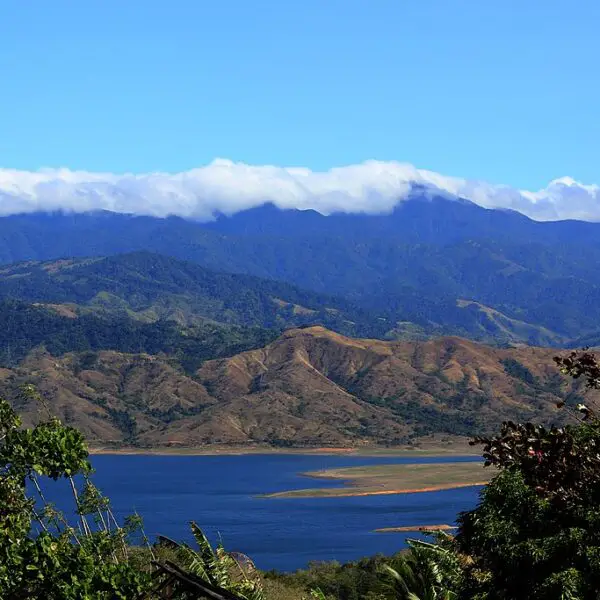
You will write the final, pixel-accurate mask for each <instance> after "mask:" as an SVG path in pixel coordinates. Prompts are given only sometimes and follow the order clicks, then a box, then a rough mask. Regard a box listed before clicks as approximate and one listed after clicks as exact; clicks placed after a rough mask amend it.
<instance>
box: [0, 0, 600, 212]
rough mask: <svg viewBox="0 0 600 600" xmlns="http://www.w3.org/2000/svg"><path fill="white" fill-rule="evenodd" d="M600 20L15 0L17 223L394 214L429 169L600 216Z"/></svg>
mask: <svg viewBox="0 0 600 600" xmlns="http://www.w3.org/2000/svg"><path fill="white" fill-rule="evenodd" d="M599 24H600V3H598V2H595V1H593V0H568V1H567V0H564V1H563V0H547V1H542V0H528V1H527V2H522V1H517V0H502V1H493V0H302V1H299V0H286V1H284V2H282V1H281V0H277V1H276V0H252V1H249V0H228V1H226V2H220V3H217V2H209V1H204V0H169V1H168V2H167V1H162V0H160V1H159V0H127V1H126V2H124V1H123V0H85V1H84V2H82V1H77V0H52V1H51V2H49V1H47V0H27V1H26V0H4V1H3V2H2V3H1V4H0V74H1V77H2V80H1V81H2V83H1V84H0V213H2V214H7V213H10V212H14V211H17V210H22V209H23V207H24V206H25V209H26V210H35V209H44V208H48V207H59V208H60V207H63V208H64V207H71V208H73V209H75V210H77V209H78V207H79V208H82V207H85V206H87V207H90V208H106V207H108V208H115V209H121V210H130V209H133V210H135V211H136V212H140V213H144V214H163V213H176V214H185V215H187V216H194V215H195V216H199V215H200V216H201V215H204V214H208V213H210V212H211V211H212V210H213V209H215V210H216V209H219V210H221V209H223V208H225V209H226V210H233V211H234V210H237V209H239V208H240V207H242V208H243V207H247V206H249V205H254V204H256V203H257V202H260V201H261V199H264V198H267V199H272V200H273V201H274V202H275V203H276V204H278V205H280V206H295V207H299V208H302V207H316V208H317V209H320V208H321V209H322V210H323V211H325V212H326V211H328V210H329V211H331V210H336V209H340V208H341V209H343V208H344V207H350V208H353V207H354V208H357V207H358V209H365V207H366V209H367V210H371V211H373V210H380V209H381V210H384V209H388V208H389V205H390V203H392V204H393V203H394V202H396V201H397V198H398V197H403V195H405V190H406V183H407V182H408V181H409V180H410V178H411V177H412V176H413V175H415V173H416V175H415V177H416V179H417V180H419V181H422V180H425V181H426V182H430V181H431V180H432V178H433V180H435V182H438V181H441V183H442V185H440V186H439V187H441V189H442V190H445V191H448V192H450V193H452V194H454V193H459V192H460V193H461V195H463V196H464V197H466V198H469V199H472V200H474V201H476V202H478V203H480V204H482V205H483V206H487V207H508V208H516V209H517V210H521V211H522V212H524V213H525V214H528V215H529V216H532V217H533V218H540V219H554V218H583V219H588V220H600V190H599V189H598V187H597V186H595V185H591V184H596V183H600V173H599V172H598V171H599V166H600V145H599V144H598V139H599V138H600V104H599V101H598V98H600V77H598V76H597V72H598V64H599V59H600V36H598V35H597V31H598V25H599ZM39 169H46V171H43V172H42V175H40V174H39V173H37V174H35V173H33V174H32V173H31V172H32V171H35V172H37V171H38V170H39ZM417 169H419V170H417ZM98 173H102V174H103V175H98ZM127 173H133V174H138V175H140V177H139V178H137V179H136V178H131V177H125V178H123V177H117V175H116V174H127ZM157 173H158V174H162V175H157ZM164 173H174V174H177V173H178V174H179V175H176V176H174V177H167V176H165V175H164ZM437 173H440V174H442V175H443V176H444V177H443V178H442V179H440V176H439V175H437ZM565 176H567V177H568V178H572V180H571V179H560V181H559V183H561V182H562V183H563V184H564V182H565V181H566V182H568V185H558V186H557V185H556V183H552V182H553V181H554V180H556V179H557V178H563V177H565ZM140 178H141V179H140ZM457 178H458V179H457ZM435 182H434V183H435ZM575 182H578V183H577V184H576V183H575ZM579 183H581V184H587V185H579ZM490 184H492V185H490ZM498 184H501V185H503V186H508V187H500V188H499V187H498ZM215 197H217V198H218V200H217V201H215ZM136 198H137V199H136ZM24 203H25V204H24ZM78 203H79V204H78ZM173 207H174V208H173Z"/></svg>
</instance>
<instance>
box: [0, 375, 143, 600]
mask: <svg viewBox="0 0 600 600" xmlns="http://www.w3.org/2000/svg"><path fill="white" fill-rule="evenodd" d="M24 393H25V394H27V395H29V396H31V395H34V396H35V395H36V392H35V390H34V389H33V388H32V387H31V386H28V387H26V388H25V389H24ZM38 399H39V398H38ZM90 473H91V466H90V463H89V461H88V450H87V447H86V444H85V440H84V439H83V436H82V435H81V433H79V432H78V431H77V430H75V429H73V428H71V427H66V426H64V425H63V424H62V423H61V422H60V421H59V420H58V419H56V418H52V417H50V418H48V419H47V420H45V421H43V422H41V423H39V424H38V425H36V426H35V427H33V428H31V429H24V428H22V427H21V421H20V419H19V417H18V416H17V415H16V414H15V412H14V411H13V410H12V408H11V407H10V405H9V404H8V403H7V402H6V401H5V400H3V399H0V598H12V599H20V598H23V599H37V598H39V599H44V600H55V599H56V600H58V599H61V600H68V599H73V600H74V599H87V598H90V599H91V598H94V599H99V600H101V599H103V598H105V599H113V598H136V597H138V596H139V595H140V594H141V593H142V592H144V591H146V590H148V589H149V586H150V574H149V572H147V571H143V570H139V569H136V568H134V567H133V566H132V564H130V562H129V560H128V540H129V538H130V535H131V534H132V533H133V532H134V531H135V530H137V529H138V528H139V527H140V526H141V524H140V521H139V519H138V518H137V517H134V518H131V519H129V520H128V522H127V523H126V524H125V526H123V527H121V526H119V525H118V524H117V522H116V520H115V519H114V516H113V515H112V512H111V510H110V506H109V504H108V501H107V500H106V498H104V497H103V496H102V495H101V494H100V492H99V491H98V490H97V489H96V488H95V487H94V485H93V484H92V482H91V480H90V478H89V475H90ZM43 478H48V479H51V480H54V481H58V480H63V481H65V482H67V483H68V485H69V486H70V487H71V490H72V493H73V500H74V503H75V507H76V513H77V514H78V518H79V522H78V523H77V526H74V525H72V524H70V523H69V522H68V521H67V519H66V518H65V516H64V515H63V514H62V513H61V512H59V511H58V510H56V508H55V507H53V506H52V505H50V504H48V503H47V502H46V501H45V498H44V494H43V491H42V485H40V480H41V479H43ZM76 478H78V479H80V480H83V487H81V486H80V487H79V489H78V486H77V482H76Z"/></svg>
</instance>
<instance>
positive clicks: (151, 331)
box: [0, 301, 277, 372]
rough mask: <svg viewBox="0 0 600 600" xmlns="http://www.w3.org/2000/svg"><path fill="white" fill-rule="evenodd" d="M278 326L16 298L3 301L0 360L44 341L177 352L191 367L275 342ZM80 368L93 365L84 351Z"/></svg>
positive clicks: (18, 356)
mask: <svg viewBox="0 0 600 600" xmlns="http://www.w3.org/2000/svg"><path fill="white" fill-rule="evenodd" d="M276 336H277V331H275V330H273V331H269V330H265V329H260V328H256V327H238V326H223V325H218V324H210V323H206V324H198V325H194V326H191V327H181V326H180V325H178V324H177V323H176V322H174V321H157V322H154V323H143V322H140V321H136V320H135V319H132V318H130V317H127V316H119V315H116V316H115V315H106V316H99V315H96V314H84V315H81V316H80V317H78V318H69V317H65V316H61V315H59V314H57V313H55V312H53V311H52V310H49V309H47V308H42V307H37V306H30V305H27V304H23V303H21V302H16V301H4V302H0V365H1V366H7V367H12V366H15V365H18V364H19V362H20V361H21V360H22V359H24V358H25V357H26V356H27V354H28V353H29V352H31V351H32V350H33V349H34V348H36V347H38V346H40V345H43V346H44V347H45V348H46V349H47V350H48V352H50V353H51V354H52V355H54V356H61V355H63V354H65V353H67V352H89V351H97V350H116V351H118V352H127V353H140V352H146V353H148V354H160V353H165V354H168V355H170V356H172V357H174V358H175V359H176V360H177V361H178V362H179V363H180V364H181V365H182V366H183V368H184V369H185V370H186V371H187V372H193V371H194V370H196V369H197V368H198V367H199V366H200V365H201V364H202V362H203V361H205V360H209V359H213V358H220V357H224V356H232V355H234V354H237V353H238V352H243V351H244V350H250V349H253V348H257V347H260V346H263V345H265V344H267V343H269V342H271V341H272V340H273V339H274V338H275V337H276ZM83 357H84V358H83V359H82V360H83V362H82V363H81V364H80V368H82V369H85V368H87V367H89V366H90V364H91V363H90V361H92V360H93V355H90V354H84V355H83Z"/></svg>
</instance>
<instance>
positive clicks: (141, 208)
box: [0, 159, 600, 221]
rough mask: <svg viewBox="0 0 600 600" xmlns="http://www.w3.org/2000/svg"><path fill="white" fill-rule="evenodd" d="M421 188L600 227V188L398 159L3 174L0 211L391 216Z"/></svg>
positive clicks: (535, 215) (535, 216) (1, 171)
mask: <svg viewBox="0 0 600 600" xmlns="http://www.w3.org/2000/svg"><path fill="white" fill-rule="evenodd" d="M414 185H421V186H426V187H430V188H433V189H434V190H439V191H442V192H446V193H448V194H451V195H453V196H460V197H463V198H467V199H469V200H472V201H473V202H475V203H476V204H479V205H481V206H484V207H487V208H510V209H513V210H517V211H519V212H521V213H523V214H525V215H527V216H529V217H531V218H533V219H537V220H541V221H547V220H557V219H581V220H586V221H600V187H598V186H597V185H582V184H580V183H578V182H576V181H574V180H573V179H571V178H568V177H563V178H561V179H556V180H554V181H552V182H550V184H549V185H548V186H547V187H546V188H545V189H543V190H539V191H527V190H518V189H515V188H511V187H508V186H502V185H492V184H488V183H484V182H481V181H470V180H466V179H460V178H456V177H446V176H444V175H440V174H438V173H434V172H432V171H425V170H422V169H417V168H416V167H414V166H412V165H409V164H404V163H397V162H379V161H367V162H364V163H362V164H358V165H352V166H347V167H340V168H335V169H331V170H329V171H325V172H314V171H310V170H308V169H304V168H283V167H275V166H251V165H246V164H243V163H233V162H231V161H229V160H223V159H217V160H215V161H213V162H212V163H211V164H209V165H207V166H204V167H200V168H197V169H192V170H191V171H185V172H182V173H175V174H169V173H148V174H143V175H133V174H125V175H116V174H113V173H89V172H85V171H70V170H69V169H42V170H39V171H35V172H29V171H17V170H10V169H0V215H9V214H15V213H27V212H36V211H55V210H67V211H75V212H85V211H90V210H110V211H116V212H124V213H133V214H138V215H151V216H157V217H164V216H167V215H178V216H181V217H186V218H193V219H198V220H204V221H206V220H210V219H211V218H212V217H213V215H214V214H215V212H218V211H220V212H223V213H226V214H232V213H235V212H238V211H240V210H243V209H246V208H251V207H253V206H257V205H260V204H263V203H265V202H272V203H274V204H275V205H277V206H279V207H281V208H300V209H307V208H312V209H315V210H318V211H319V212H321V213H323V214H328V213H331V212H335V211H342V212H367V213H383V212H388V211H390V210H391V209H392V208H393V207H394V206H395V205H396V204H397V203H398V202H400V201H402V200H404V199H406V197H407V196H408V195H409V194H410V192H411V189H412V187H413V186H414Z"/></svg>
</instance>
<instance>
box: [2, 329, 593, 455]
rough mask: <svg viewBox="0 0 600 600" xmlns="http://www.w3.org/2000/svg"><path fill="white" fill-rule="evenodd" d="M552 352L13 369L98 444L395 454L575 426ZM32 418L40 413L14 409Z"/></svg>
mask: <svg viewBox="0 0 600 600" xmlns="http://www.w3.org/2000/svg"><path fill="white" fill-rule="evenodd" d="M555 354H556V350H554V349H542V348H531V347H523V348H513V349H498V348H492V347H488V346H484V345H481V344H476V343H473V342H469V341H466V340H463V339H460V338H440V339H437V340H431V341H425V342H384V341H379V340H364V339H363V340H361V339H351V338H347V337H344V336H342V335H339V334H336V333H333V332H331V331H329V330H327V329H324V328H322V327H310V328H306V329H293V330H289V331H287V332H286V333H284V334H283V335H282V336H281V337H280V338H278V339H277V340H275V341H274V342H273V343H271V344H269V345H267V346H265V347H264V348H260V349H257V350H251V351H247V352H243V353H241V354H238V355H236V356H233V357H231V358H226V359H219V360H212V361H208V362H206V363H204V364H203V365H202V367H201V368H200V369H199V370H198V371H197V373H196V374H195V375H194V376H193V377H191V376H187V375H185V374H184V373H183V372H182V371H181V369H180V367H179V366H178V364H177V363H176V362H175V361H169V360H168V359H164V358H161V357H157V356H149V355H132V354H122V353H117V352H112V351H102V352H86V353H70V354H66V355H65V356H63V357H61V358H55V357H52V356H50V355H48V354H45V353H41V352H36V353H32V354H31V355H30V356H29V357H28V358H27V360H25V361H24V362H23V363H22V364H21V365H20V366H19V367H18V368H15V369H12V370H9V369H5V370H2V372H1V373H0V387H1V388H2V391H3V392H4V393H5V394H7V395H8V396H10V397H12V398H16V397H17V390H18V386H19V384H21V383H25V382H32V383H34V384H36V385H37V386H38V387H39V389H40V390H41V391H42V393H43V394H44V396H45V397H46V398H47V399H48V402H49V404H50V405H51V407H52V410H53V411H55V412H56V413H57V414H59V415H60V416H61V417H62V418H63V419H64V420H65V421H66V422H67V423H72V424H74V425H76V426H77V427H79V428H81V429H82V430H83V431H84V433H85V434H86V435H87V436H88V437H89V438H90V439H91V440H92V442H93V443H94V444H96V445H99V444H116V445H121V446H130V445H139V446H145V447H147V446H157V447H164V446H167V445H176V446H185V447H195V446H200V445H205V444H227V445H238V444H240V445H246V446H247V445H274V446H360V445H373V446H377V445H383V446H385V445H397V444H405V443H407V442H409V441H410V440H413V441H415V440H418V439H419V438H420V437H423V436H428V435H430V434H437V435H438V436H441V437H443V436H468V435H472V434H474V433H478V432H483V431H489V430H492V429H495V428H496V427H497V425H498V424H499V423H500V422H501V421H502V420H505V419H528V418H535V419H536V420H541V421H543V422H546V423H550V422H558V421H560V420H561V419H564V417H565V413H564V412H559V411H557V410H556V408H555V405H556V402H558V401H559V400H562V399H567V400H570V401H572V402H575V401H578V400H581V398H582V397H583V396H582V395H583V394H584V392H583V390H579V389H577V387H575V388H574V387H573V384H572V383H571V382H570V381H567V380H564V379H563V378H562V377H561V376H560V375H559V373H558V371H557V369H556V367H555V366H554V363H553V361H552V357H553V356H554V355H555ZM17 404H18V405H19V406H18V408H19V409H20V410H21V411H25V412H26V414H27V415H28V419H30V420H32V419H35V415H36V411H37V410H39V408H38V407H36V406H34V405H33V404H32V403H31V402H25V401H22V400H17Z"/></svg>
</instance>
